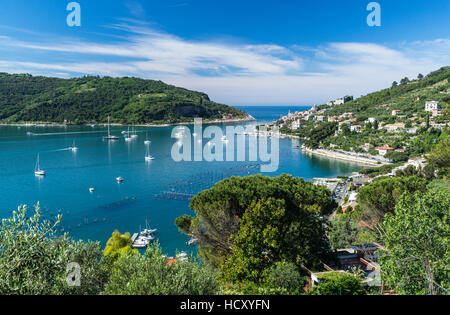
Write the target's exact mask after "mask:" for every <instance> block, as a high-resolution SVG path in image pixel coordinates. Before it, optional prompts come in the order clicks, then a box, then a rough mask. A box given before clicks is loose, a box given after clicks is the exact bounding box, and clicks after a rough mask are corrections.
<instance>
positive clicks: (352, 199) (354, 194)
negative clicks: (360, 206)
mask: <svg viewBox="0 0 450 315" xmlns="http://www.w3.org/2000/svg"><path fill="white" fill-rule="evenodd" d="M357 197H358V193H357V192H356V191H352V192H351V193H350V195H349V196H348V202H358V198H357Z"/></svg>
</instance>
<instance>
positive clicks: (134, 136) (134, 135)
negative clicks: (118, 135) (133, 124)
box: [131, 128, 138, 139]
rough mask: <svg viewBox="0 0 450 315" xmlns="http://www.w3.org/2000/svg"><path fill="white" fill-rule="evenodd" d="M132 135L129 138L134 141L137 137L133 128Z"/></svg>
mask: <svg viewBox="0 0 450 315" xmlns="http://www.w3.org/2000/svg"><path fill="white" fill-rule="evenodd" d="M133 132H134V133H133V134H132V135H131V138H133V139H135V138H137V137H138V135H137V134H136V128H133Z"/></svg>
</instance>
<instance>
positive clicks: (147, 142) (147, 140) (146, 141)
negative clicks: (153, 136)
mask: <svg viewBox="0 0 450 315" xmlns="http://www.w3.org/2000/svg"><path fill="white" fill-rule="evenodd" d="M150 143H151V141H150V140H149V139H148V132H147V136H146V138H145V141H144V144H147V145H148V144H150Z"/></svg>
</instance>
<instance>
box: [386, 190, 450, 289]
mask: <svg viewBox="0 0 450 315" xmlns="http://www.w3.org/2000/svg"><path fill="white" fill-rule="evenodd" d="M449 215H450V194H449V193H448V190H446V189H442V188H437V189H431V190H429V191H428V192H427V193H422V192H417V193H416V194H414V195H408V194H405V195H404V196H402V198H401V199H400V200H399V202H398V204H397V206H396V207H395V212H394V213H389V214H387V215H386V220H385V222H384V224H383V227H384V230H385V235H384V237H383V239H384V242H385V246H386V251H385V252H384V254H383V255H382V257H381V259H380V263H381V268H382V270H383V272H382V275H383V278H384V282H385V283H386V284H388V285H389V286H390V287H391V288H393V289H395V290H396V291H397V292H398V293H404V294H445V293H447V294H448V290H449V288H450V282H449V279H450V270H449V268H448V266H450V252H449V250H448V249H449V246H450V238H449V237H450V225H449V222H448V219H449ZM445 290H447V291H445Z"/></svg>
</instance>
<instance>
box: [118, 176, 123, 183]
mask: <svg viewBox="0 0 450 315" xmlns="http://www.w3.org/2000/svg"><path fill="white" fill-rule="evenodd" d="M116 181H117V182H118V183H123V181H124V179H123V177H121V176H119V177H117V178H116Z"/></svg>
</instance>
